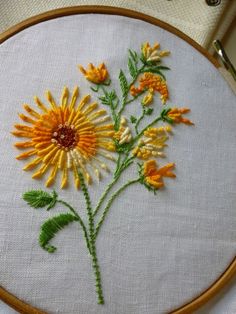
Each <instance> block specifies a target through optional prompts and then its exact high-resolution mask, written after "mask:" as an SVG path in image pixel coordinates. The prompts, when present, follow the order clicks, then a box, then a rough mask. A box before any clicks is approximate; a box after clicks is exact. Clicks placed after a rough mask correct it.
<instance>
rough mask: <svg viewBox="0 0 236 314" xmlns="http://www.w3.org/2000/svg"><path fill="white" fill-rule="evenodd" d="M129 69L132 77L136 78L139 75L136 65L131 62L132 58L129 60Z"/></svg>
mask: <svg viewBox="0 0 236 314" xmlns="http://www.w3.org/2000/svg"><path fill="white" fill-rule="evenodd" d="M128 68H129V73H130V75H131V76H132V77H133V78H135V77H136V75H137V67H136V65H135V64H134V63H133V61H132V60H131V58H129V60H128Z"/></svg>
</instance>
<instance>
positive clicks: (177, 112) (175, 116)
mask: <svg viewBox="0 0 236 314" xmlns="http://www.w3.org/2000/svg"><path fill="white" fill-rule="evenodd" d="M189 111H190V109H188V108H172V109H171V110H170V111H169V112H168V113H167V117H168V118H169V119H171V120H172V122H174V123H184V124H188V125H193V124H194V123H193V122H192V121H191V120H189V119H186V118H184V117H182V114H184V113H188V112H189Z"/></svg>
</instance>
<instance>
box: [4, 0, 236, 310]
mask: <svg viewBox="0 0 236 314" xmlns="http://www.w3.org/2000/svg"><path fill="white" fill-rule="evenodd" d="M89 13H93V14H94V13H95V14H108V15H121V16H126V17H130V18H134V19H138V20H142V21H145V22H148V23H150V24H153V25H156V26H159V27H161V28H163V29H165V30H167V31H169V32H171V33H173V34H174V35H176V36H178V37H180V38H181V39H183V40H184V41H186V42H187V43H188V44H190V45H191V46H193V47H194V48H195V49H196V50H198V51H199V52H200V53H201V54H202V55H204V56H205V57H206V58H207V59H208V61H210V62H211V63H212V64H213V65H214V66H215V67H216V68H219V67H220V65H219V63H218V61H217V60H216V59H215V58H214V57H213V56H211V55H210V54H209V53H208V51H206V50H205V49H204V48H203V47H201V46H200V45H199V44H198V43H196V42H195V41H194V40H193V39H191V38H190V37H188V36H187V35H186V34H184V33H182V32H181V31H180V30H178V29H176V28H175V27H173V26H171V25H169V24H167V23H165V22H163V21H161V20H158V19H157V18H154V17H152V16H149V15H146V14H143V13H140V12H136V11H132V10H128V9H124V8H118V7H109V6H92V5H88V6H74V7H68V8H62V9H55V10H52V11H48V12H45V13H42V14H39V15H36V16H33V17H31V18H29V19H26V20H24V21H23V22H20V23H19V24H17V25H15V26H13V27H11V28H10V29H8V30H7V31H5V32H3V33H2V34H0V44H1V43H3V42H4V41H6V40H7V39H8V38H10V37H12V36H14V35H15V34H17V33H19V32H20V31H22V30H24V29H26V28H28V27H30V26H32V25H35V24H38V23H41V22H44V21H48V20H51V19H55V18H58V17H62V16H68V15H77V14H89ZM235 274H236V257H235V258H234V259H233V261H232V262H231V263H230V265H229V266H228V268H227V269H226V270H225V272H224V273H223V274H222V275H221V276H220V277H219V278H218V279H217V280H216V281H215V282H214V283H212V285H211V286H210V287H209V288H208V289H207V290H205V291H204V292H203V293H202V294H200V295H199V296H198V297H196V298H195V299H194V300H192V301H190V302H189V303H187V304H185V305H183V306H182V307H179V308H178V309H175V310H174V311H172V312H171V313H170V314H189V313H191V312H192V311H194V310H196V309H198V308H199V307H201V306H202V305H204V304H205V303H206V302H207V301H209V300H210V299H211V298H212V297H213V296H215V295H216V294H217V293H218V292H219V291H220V290H221V289H222V288H223V287H224V286H225V285H226V284H227V283H228V281H229V280H230V279H231V278H232V277H233V276H234V275H235ZM0 299H1V300H2V301H4V302H5V303H7V304H8V305H9V306H11V307H12V308H14V309H15V310H17V311H18V312H19V313H23V314H46V313H45V312H43V311H41V310H39V309H37V308H34V307H33V306H31V305H29V304H27V303H25V302H24V301H22V300H19V299H18V298H17V297H15V296H14V295H13V294H11V293H10V292H8V291H6V290H5V289H4V288H3V287H0Z"/></svg>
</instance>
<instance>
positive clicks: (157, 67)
mask: <svg viewBox="0 0 236 314" xmlns="http://www.w3.org/2000/svg"><path fill="white" fill-rule="evenodd" d="M155 68H156V69H157V70H170V68H168V67H166V66H164V65H158V66H156V67H155Z"/></svg>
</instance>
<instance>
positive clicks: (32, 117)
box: [12, 87, 115, 188]
mask: <svg viewBox="0 0 236 314" xmlns="http://www.w3.org/2000/svg"><path fill="white" fill-rule="evenodd" d="M78 94H79V89H78V87H75V89H74V91H73V94H72V96H71V100H70V101H69V90H68V89H67V88H66V87H65V88H64V90H63V92H62V96H61V103H60V105H58V104H57V103H56V102H55V100H54V98H53V97H52V95H51V93H50V92H49V91H47V92H46V97H47V100H48V102H49V104H50V107H47V106H45V105H44V104H43V103H42V102H41V101H40V100H39V98H38V97H35V98H34V100H35V103H36V105H37V107H38V108H39V109H40V110H41V112H40V113H39V112H38V111H35V110H34V109H32V108H31V107H30V106H29V105H27V104H25V105H24V109H25V110H26V112H27V113H28V114H29V115H25V114H22V113H21V114H19V117H20V118H21V120H23V121H24V122H26V123H27V124H28V125H26V124H16V125H15V129H16V130H14V131H13V132H12V134H13V135H15V136H18V137H25V138H28V139H29V140H28V141H25V142H18V143H16V144H15V146H16V147H17V148H19V149H25V148H26V149H29V150H27V151H26V152H24V153H22V154H20V155H19V156H17V157H16V158H17V159H19V160H20V159H28V158H29V157H31V156H35V159H33V160H31V161H30V162H29V163H28V164H27V165H26V166H25V167H24V168H23V169H24V170H32V169H35V168H37V167H38V168H37V169H36V172H35V173H34V174H33V176H32V177H33V178H34V179H37V178H41V177H42V176H43V175H44V174H45V173H46V172H48V171H49V170H50V171H51V172H50V175H49V177H48V179H47V181H46V184H45V185H46V186H47V187H48V186H51V185H52V184H53V183H54V182H55V179H56V176H57V174H58V172H61V174H62V179H61V188H65V187H66V186H67V184H68V178H69V173H68V172H69V171H71V172H73V175H74V182H75V186H76V187H77V188H78V187H79V185H80V182H79V177H78V172H77V168H79V169H80V171H81V172H82V173H83V175H84V177H85V179H86V180H87V182H88V183H91V182H92V178H91V176H90V174H89V170H88V168H90V169H92V170H93V171H94V172H95V174H96V176H97V177H98V179H99V178H100V175H101V174H100V169H101V168H102V169H104V170H107V171H109V169H108V167H107V165H106V164H105V163H104V161H101V160H100V159H98V158H97V156H98V155H99V156H102V157H104V158H107V159H110V160H115V158H114V157H113V156H112V155H111V154H109V153H108V152H107V151H114V150H115V146H114V143H113V141H112V136H113V134H114V130H113V124H111V123H108V124H104V122H106V121H108V120H109V119H110V117H109V116H108V115H107V114H106V111H105V110H104V109H100V110H96V109H97V107H98V104H97V103H96V102H94V103H90V95H86V96H85V97H83V98H82V99H81V101H80V103H79V105H78V106H76V102H77V98H78Z"/></svg>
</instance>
